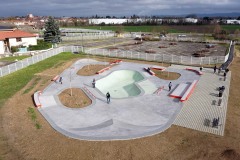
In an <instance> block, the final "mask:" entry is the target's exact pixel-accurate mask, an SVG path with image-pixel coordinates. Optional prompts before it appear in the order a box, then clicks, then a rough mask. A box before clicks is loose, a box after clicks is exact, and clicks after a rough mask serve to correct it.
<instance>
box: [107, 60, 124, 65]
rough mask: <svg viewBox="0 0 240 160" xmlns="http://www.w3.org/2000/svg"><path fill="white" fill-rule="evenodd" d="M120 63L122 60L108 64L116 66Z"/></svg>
mask: <svg viewBox="0 0 240 160" xmlns="http://www.w3.org/2000/svg"><path fill="white" fill-rule="evenodd" d="M120 62H122V60H120V59H118V60H115V61H113V62H110V63H109V64H110V65H114V64H118V63H120Z"/></svg>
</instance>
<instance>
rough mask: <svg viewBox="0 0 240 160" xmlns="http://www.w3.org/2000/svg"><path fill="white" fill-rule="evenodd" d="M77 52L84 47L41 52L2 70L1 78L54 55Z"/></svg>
mask: <svg viewBox="0 0 240 160" xmlns="http://www.w3.org/2000/svg"><path fill="white" fill-rule="evenodd" d="M74 49H75V50H82V47H80V46H64V47H59V48H53V49H50V50H48V51H45V52H41V53H39V54H37V55H33V56H31V57H29V58H25V59H23V60H21V61H17V62H15V63H12V64H10V65H7V66H4V67H1V68H0V77H2V76H5V75H8V74H10V73H13V72H15V71H17V70H20V69H22V68H25V67H27V66H29V65H31V64H35V63H37V62H39V61H42V60H44V59H46V58H49V57H52V56H54V55H57V54H59V53H61V52H72V51H74Z"/></svg>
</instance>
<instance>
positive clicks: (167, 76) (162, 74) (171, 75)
mask: <svg viewBox="0 0 240 160" xmlns="http://www.w3.org/2000/svg"><path fill="white" fill-rule="evenodd" d="M152 70H153V72H154V73H155V74H156V76H157V77H158V78H160V79H164V80H176V79H178V78H179V77H180V76H181V74H179V73H176V72H166V71H160V70H157V69H152Z"/></svg>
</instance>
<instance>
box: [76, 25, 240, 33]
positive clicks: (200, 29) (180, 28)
mask: <svg viewBox="0 0 240 160" xmlns="http://www.w3.org/2000/svg"><path fill="white" fill-rule="evenodd" d="M221 27H222V28H223V29H225V30H227V31H228V32H230V33H234V31H235V30H236V29H239V30H240V25H221ZM80 28H86V29H98V30H112V31H117V30H119V28H120V27H119V26H82V27H80ZM121 28H122V29H123V30H124V31H125V32H152V31H155V32H160V31H162V30H165V31H168V32H169V33H190V32H191V33H212V32H213V30H214V25H168V26H166V25H159V26H121Z"/></svg>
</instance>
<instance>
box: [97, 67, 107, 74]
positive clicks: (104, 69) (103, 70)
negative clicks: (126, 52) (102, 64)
mask: <svg viewBox="0 0 240 160" xmlns="http://www.w3.org/2000/svg"><path fill="white" fill-rule="evenodd" d="M109 69H110V67H106V68H103V69H101V70H100V71H97V74H100V73H103V72H105V71H106V70H109Z"/></svg>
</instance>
